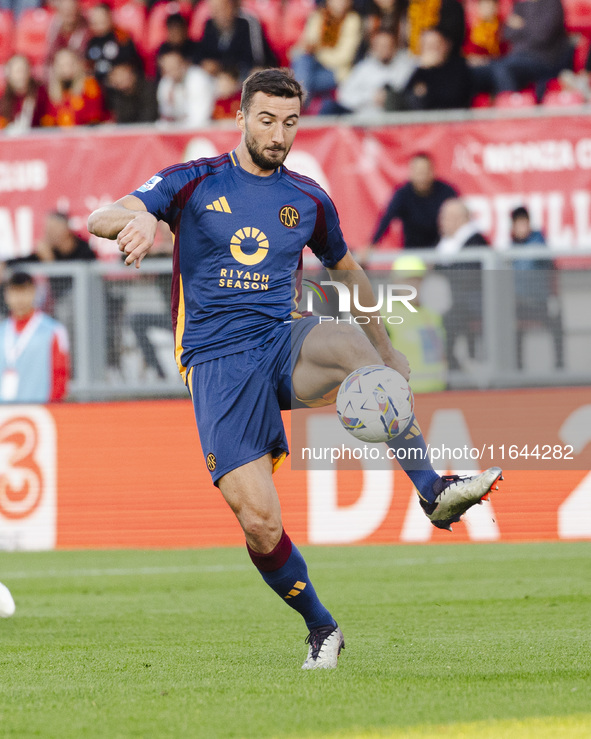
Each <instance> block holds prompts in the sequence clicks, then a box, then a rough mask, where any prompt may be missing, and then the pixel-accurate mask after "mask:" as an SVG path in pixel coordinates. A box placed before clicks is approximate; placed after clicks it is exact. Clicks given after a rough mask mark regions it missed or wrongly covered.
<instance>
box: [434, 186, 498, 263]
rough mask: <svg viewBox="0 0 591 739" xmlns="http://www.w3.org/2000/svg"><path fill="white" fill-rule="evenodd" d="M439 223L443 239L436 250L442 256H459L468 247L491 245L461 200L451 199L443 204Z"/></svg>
mask: <svg viewBox="0 0 591 739" xmlns="http://www.w3.org/2000/svg"><path fill="white" fill-rule="evenodd" d="M438 221H439V233H440V234H441V239H440V241H439V243H438V244H437V247H436V249H437V251H438V252H439V253H440V254H457V253H458V252H459V251H460V250H461V249H464V248H465V247H467V246H488V245H489V244H488V241H487V240H486V238H485V237H484V236H483V235H482V234H481V233H480V231H479V228H478V224H477V223H476V222H475V221H472V220H471V218H470V211H469V210H468V207H467V206H466V204H465V203H464V202H463V200H461V199H460V198H449V199H448V200H446V201H445V202H444V203H443V205H442V206H441V209H440V210H439V218H438Z"/></svg>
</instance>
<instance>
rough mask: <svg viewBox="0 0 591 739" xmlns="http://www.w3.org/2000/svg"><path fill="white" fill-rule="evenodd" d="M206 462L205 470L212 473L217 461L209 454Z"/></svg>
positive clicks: (213, 455)
mask: <svg viewBox="0 0 591 739" xmlns="http://www.w3.org/2000/svg"><path fill="white" fill-rule="evenodd" d="M206 462H207V469H208V470H210V471H211V472H213V471H214V470H215V468H216V467H217V463H218V461H217V459H216V458H215V454H212V453H211V452H210V453H209V454H208V455H207V458H206Z"/></svg>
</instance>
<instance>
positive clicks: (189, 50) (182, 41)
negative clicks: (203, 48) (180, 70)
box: [156, 13, 199, 64]
mask: <svg viewBox="0 0 591 739" xmlns="http://www.w3.org/2000/svg"><path fill="white" fill-rule="evenodd" d="M169 51H178V52H179V54H181V56H184V57H185V59H188V60H189V61H190V62H191V64H197V63H198V62H199V43H198V42H197V41H194V40H193V39H192V38H189V24H188V23H187V19H186V18H185V16H184V15H182V14H181V13H171V14H170V15H168V16H167V17H166V39H165V40H164V41H163V42H162V44H161V45H160V46H159V48H158V51H157V52H156V56H157V58H160V57H161V56H162V54H166V53H168V52H169Z"/></svg>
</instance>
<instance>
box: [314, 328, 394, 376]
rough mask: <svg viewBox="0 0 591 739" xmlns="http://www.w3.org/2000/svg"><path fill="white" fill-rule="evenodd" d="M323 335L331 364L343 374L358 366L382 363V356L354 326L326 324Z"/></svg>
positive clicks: (325, 349)
mask: <svg viewBox="0 0 591 739" xmlns="http://www.w3.org/2000/svg"><path fill="white" fill-rule="evenodd" d="M327 329H332V330H327V331H326V333H325V335H324V337H323V346H324V351H325V352H326V357H327V359H330V362H331V363H332V364H333V365H336V366H338V367H339V368H340V369H342V370H343V372H344V373H345V375H348V374H349V372H352V371H353V370H355V369H358V368H359V367H364V366H366V365H369V364H383V361H382V358H381V357H380V355H379V354H378V352H377V350H376V349H375V347H374V346H372V344H371V342H370V341H369V339H368V338H367V336H365V334H363V333H361V331H359V330H358V329H356V328H355V327H354V326H349V325H348V324H338V325H335V326H327Z"/></svg>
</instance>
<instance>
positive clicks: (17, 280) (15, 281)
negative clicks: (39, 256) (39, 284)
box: [5, 272, 35, 287]
mask: <svg viewBox="0 0 591 739" xmlns="http://www.w3.org/2000/svg"><path fill="white" fill-rule="evenodd" d="M5 284H6V286H7V287H25V286H28V285H34V284H35V281H34V280H33V278H32V277H31V275H30V274H29V273H28V272H13V273H12V274H11V275H10V277H9V278H8V279H7V280H6V283H5Z"/></svg>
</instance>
